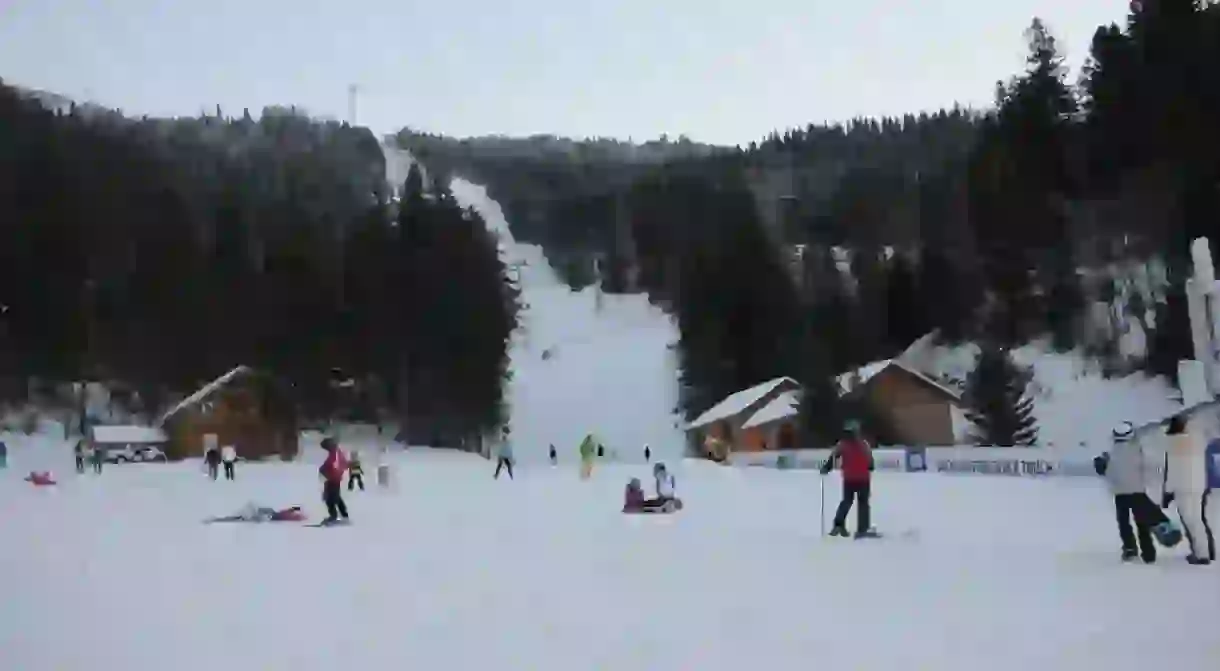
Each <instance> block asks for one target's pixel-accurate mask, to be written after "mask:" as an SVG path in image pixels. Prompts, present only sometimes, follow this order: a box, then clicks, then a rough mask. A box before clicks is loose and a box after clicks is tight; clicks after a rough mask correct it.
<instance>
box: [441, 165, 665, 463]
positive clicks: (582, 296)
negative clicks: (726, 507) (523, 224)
mask: <svg viewBox="0 0 1220 671" xmlns="http://www.w3.org/2000/svg"><path fill="white" fill-rule="evenodd" d="M452 188H453V194H454V196H455V197H456V198H457V199H458V201H459V202H460V203H462V205H464V206H467V207H473V208H475V210H477V211H478V212H479V213H480V214H481V215H482V216H483V218H484V219H485V220H486V221H487V226H488V228H490V229H491V230H492V231H494V232H495V233H496V234H497V235H499V236H500V241H501V250H502V254H503V257H504V259H505V262H506V263H507V264H509V265H510V266H511V267H513V268H516V269H517V273H518V277H519V280H520V285H521V293H522V300H523V302H524V303H525V308H524V310H523V312H522V320H523V325H522V326H521V327H520V328H519V329H518V330H517V333H516V336H515V338H514V341H513V343H512V348H511V350H510V354H509V356H510V359H511V362H512V365H511V369H512V373H513V379H512V381H511V382H510V383H509V386H508V390H507V397H508V401H509V408H510V412H511V419H510V425H511V427H512V434H513V439H514V446H515V453H516V455H517V457H518V458H521V459H524V460H526V461H534V462H541V461H545V460H546V458H547V453H548V445H552V444H553V445H555V446H556V448H557V450H558V451H559V452H561V453H563V452H568V453H572V454H575V452H576V449H577V446H578V445H579V443H580V441H581V440H582V439H583V438H584V437H585V435H586V434H587V433H590V432H592V433H593V434H594V435H596V436H597V437H598V438H599V439H600V440H601V442H602V443H604V444H605V446H606V449H608V450H610V451H612V452H614V453H615V454H617V456H618V458H619V459H620V460H623V461H634V460H639V461H642V460H643V458H644V445H649V446H650V447H651V449H652V454H654V455H659V456H661V457H665V456H677V455H681V454H682V452H683V450H684V447H685V442H684V438H683V432H682V430H681V429H680V428H679V427H680V420H679V418H678V416H677V415H675V414H674V409H675V406H676V405H677V393H678V384H677V368H676V361H675V359H674V356H673V352H672V351H671V350H670V345H671V344H672V343H675V342H676V341H677V339H678V329H677V327H676V326H675V325H674V324H673V322H672V321H671V320H670V318H669V317H668V316H667V315H666V314H665V313H664V312H663V311H662V310H661V309H660V308H657V307H655V306H653V305H650V304H649V303H648V300H647V297H646V296H643V295H617V296H616V295H603V296H601V297H600V299H599V298H598V296H597V290H596V288H595V287H588V288H586V289H584V290H583V291H580V292H573V291H572V290H571V289H570V288H569V287H568V286H567V285H565V284H564V283H563V282H561V281H560V280H559V278H558V277H557V276H556V274H555V271H554V270H553V269H552V268H551V266H550V264H549V263H548V262H547V260H546V257H545V256H544V255H543V253H542V249H541V248H540V247H538V246H536V245H527V244H520V243H517V242H516V241H514V240H513V237H512V233H511V232H510V231H509V229H508V222H507V221H505V219H504V213H503V212H502V211H501V209H500V206H499V205H498V204H497V203H496V202H495V201H493V200H491V199H490V198H488V196H487V192H486V190H485V189H484V188H483V187H481V186H478V185H475V184H472V183H470V182H467V181H465V180H462V179H455V180H453V182H452ZM599 303H600V305H599Z"/></svg>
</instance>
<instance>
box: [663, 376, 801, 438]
mask: <svg viewBox="0 0 1220 671" xmlns="http://www.w3.org/2000/svg"><path fill="white" fill-rule="evenodd" d="M784 384H791V385H794V386H797V387H799V386H800V383H799V382H797V381H796V380H793V379H792V378H790V377H777V378H775V379H773V380H767V381H766V382H763V383H762V384H756V385H754V386H753V387H750V388H749V389H742V390H741V391H739V392H735V393H733V394H730V395H729V396H728V398H725V399H724V400H723V401H721V402H719V403H717V404H716V405H713V406H712V407H711V408H708V409H707V411H705V412H704V413H703V414H702V415H699V416H698V417H696V418H695V419H694V421H692V422H691V423H690V424H688V425H687V427H686V428H687V429H697V428H699V427H701V426H707V425H708V424H711V423H712V422H718V421H720V420H722V419H728V418H729V417H732V416H734V415H737V414H739V413H741V412H743V411H744V410H746V409H747V408H749V407H750V406H751V405H754V404H755V403H757V402H758V401H760V400H761V399H763V398H765V397H766V396H767V395H768V394H770V393H771V392H773V391H775V390H776V389H777V388H779V387H780V386H782V385H784Z"/></svg>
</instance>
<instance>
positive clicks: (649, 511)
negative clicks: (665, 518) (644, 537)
mask: <svg viewBox="0 0 1220 671" xmlns="http://www.w3.org/2000/svg"><path fill="white" fill-rule="evenodd" d="M679 510H682V499H672V500H670V501H666V502H665V504H664V505H660V506H644V507H643V508H631V509H629V510H624V511H623V512H624V513H625V514H628V515H668V514H671V513H676V512H678V511H679Z"/></svg>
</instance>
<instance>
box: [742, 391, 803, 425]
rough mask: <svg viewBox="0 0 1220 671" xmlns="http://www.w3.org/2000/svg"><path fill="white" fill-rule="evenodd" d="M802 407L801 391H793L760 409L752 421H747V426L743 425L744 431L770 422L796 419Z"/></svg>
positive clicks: (786, 392)
mask: <svg viewBox="0 0 1220 671" xmlns="http://www.w3.org/2000/svg"><path fill="white" fill-rule="evenodd" d="M800 407H801V390H800V389H793V390H791V391H785V392H784V393H782V394H780V395H779V396H776V397H775V398H773V399H771V402H769V403H767V404H766V405H764V406H763V407H761V408H759V410H758V412H756V413H754V415H753V416H751V417H750V419H748V420H746V423H745V424H742V425H741V428H743V429H749V428H751V427H755V426H762V425H763V424H767V423H769V422H774V421H776V420H779V419H787V418H789V417H795V416H796V415H797V414H798V413H799V412H800Z"/></svg>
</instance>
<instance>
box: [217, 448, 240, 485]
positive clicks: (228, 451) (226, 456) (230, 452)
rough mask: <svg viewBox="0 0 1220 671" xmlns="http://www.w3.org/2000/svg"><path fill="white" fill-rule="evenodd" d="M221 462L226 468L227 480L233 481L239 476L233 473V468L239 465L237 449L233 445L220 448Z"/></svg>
mask: <svg viewBox="0 0 1220 671" xmlns="http://www.w3.org/2000/svg"><path fill="white" fill-rule="evenodd" d="M220 461H221V463H223V464H224V466H225V480H233V479H234V478H236V477H237V476H236V475H235V474H234V473H233V466H234V464H236V463H237V448H235V447H233V446H232V445H225V446H224V447H222V448H220Z"/></svg>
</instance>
